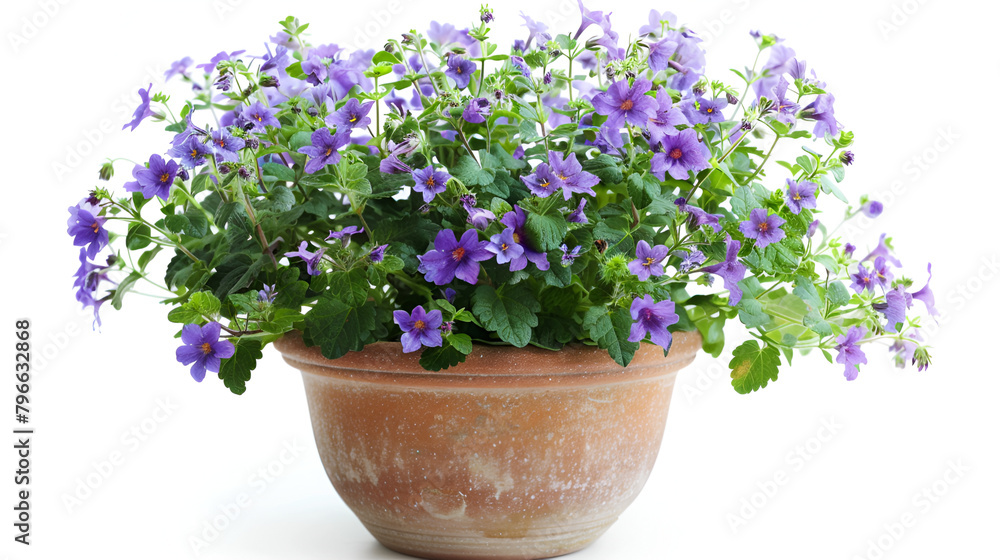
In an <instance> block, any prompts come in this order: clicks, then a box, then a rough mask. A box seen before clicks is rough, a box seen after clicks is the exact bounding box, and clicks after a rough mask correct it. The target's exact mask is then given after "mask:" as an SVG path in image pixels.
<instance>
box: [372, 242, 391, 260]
mask: <svg viewBox="0 0 1000 560" xmlns="http://www.w3.org/2000/svg"><path fill="white" fill-rule="evenodd" d="M388 248H389V245H379V246H378V247H375V248H374V249H372V250H371V252H370V253H368V258H369V259H371V260H372V262H373V263H380V262H382V261H383V260H385V250H386V249H388Z"/></svg>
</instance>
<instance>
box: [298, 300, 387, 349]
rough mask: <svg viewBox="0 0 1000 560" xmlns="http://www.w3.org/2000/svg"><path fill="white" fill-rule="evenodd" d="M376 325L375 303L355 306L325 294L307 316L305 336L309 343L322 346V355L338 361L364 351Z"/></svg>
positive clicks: (303, 332)
mask: <svg viewBox="0 0 1000 560" xmlns="http://www.w3.org/2000/svg"><path fill="white" fill-rule="evenodd" d="M375 326H376V324H375V307H374V305H373V304H372V303H370V302H365V304H364V305H362V306H361V307H352V306H350V305H347V304H346V303H344V302H342V301H340V300H339V299H337V298H335V297H333V296H330V295H324V296H323V297H322V298H320V300H319V301H318V302H316V305H315V306H313V308H312V309H311V310H309V312H308V313H306V318H305V321H304V328H303V331H302V334H303V338H304V339H305V341H306V343H307V344H310V345H312V346H319V347H320V351H321V352H322V354H323V356H325V357H327V358H329V359H331V360H335V359H337V358H339V357H341V356H343V355H344V354H347V353H348V352H350V351H358V350H361V349H363V348H364V346H365V340H366V339H367V338H368V336H369V334H371V332H372V331H373V330H375Z"/></svg>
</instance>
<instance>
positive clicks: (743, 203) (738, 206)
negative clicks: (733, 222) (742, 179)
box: [730, 185, 761, 218]
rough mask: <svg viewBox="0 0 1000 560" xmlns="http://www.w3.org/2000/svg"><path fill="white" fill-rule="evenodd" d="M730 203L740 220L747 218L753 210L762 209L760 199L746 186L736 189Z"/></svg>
mask: <svg viewBox="0 0 1000 560" xmlns="http://www.w3.org/2000/svg"><path fill="white" fill-rule="evenodd" d="M730 203H731V204H732V206H733V213H734V214H736V215H737V216H739V217H740V218H747V217H748V216H749V215H750V211H751V210H753V209H754V208H760V207H761V202H760V197H759V196H757V193H755V192H754V191H753V189H751V188H750V187H748V186H746V185H743V186H740V187H739V188H737V189H736V193H735V194H733V198H732V199H731V200H730Z"/></svg>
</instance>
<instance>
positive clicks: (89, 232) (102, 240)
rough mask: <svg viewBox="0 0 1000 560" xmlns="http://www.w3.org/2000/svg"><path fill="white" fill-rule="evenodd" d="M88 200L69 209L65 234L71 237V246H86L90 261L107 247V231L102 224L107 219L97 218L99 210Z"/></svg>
mask: <svg viewBox="0 0 1000 560" xmlns="http://www.w3.org/2000/svg"><path fill="white" fill-rule="evenodd" d="M89 200H90V199H84V200H82V201H80V203H79V204H77V205H76V206H70V207H69V220H67V226H68V229H67V230H66V233H68V234H70V235H71V236H73V245H75V246H77V247H83V246H86V247H87V257H88V258H91V259H92V258H94V257H95V256H97V253H98V252H99V251H100V250H101V249H103V248H105V247H107V245H108V230H106V229H105V228H104V222H106V221H108V219H107V218H104V217H101V216H99V215H98V213H99V212H100V208H99V207H98V206H95V205H93V204H91V203H90V202H88V201H89Z"/></svg>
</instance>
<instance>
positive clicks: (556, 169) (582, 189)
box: [549, 150, 601, 200]
mask: <svg viewBox="0 0 1000 560" xmlns="http://www.w3.org/2000/svg"><path fill="white" fill-rule="evenodd" d="M549 167H551V168H552V173H553V174H554V175H555V177H556V178H557V179H559V181H560V182H561V184H560V185H559V186H560V187H561V188H562V190H563V198H565V199H566V200H569V199H570V197H572V196H573V193H582V194H589V195H591V196H596V195H597V193H595V192H594V189H593V187H594V185H597V184H598V183H600V182H601V180H600V178H598V177H597V175H594V174H593V173H589V172H587V171H584V170H583V166H582V165H581V164H580V162H578V161H577V160H576V154H575V153H573V154H570V155H569V157H568V158H566V159H563V155H562V154H561V153H559V152H555V151H552V150H549Z"/></svg>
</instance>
